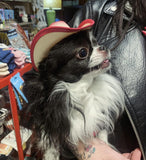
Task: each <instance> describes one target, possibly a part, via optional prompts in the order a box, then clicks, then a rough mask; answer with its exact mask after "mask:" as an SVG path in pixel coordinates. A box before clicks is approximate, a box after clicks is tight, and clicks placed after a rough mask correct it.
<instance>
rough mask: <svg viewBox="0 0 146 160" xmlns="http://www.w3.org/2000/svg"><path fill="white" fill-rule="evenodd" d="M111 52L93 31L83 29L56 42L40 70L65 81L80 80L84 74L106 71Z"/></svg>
mask: <svg viewBox="0 0 146 160" xmlns="http://www.w3.org/2000/svg"><path fill="white" fill-rule="evenodd" d="M109 58H110V53H109V51H107V50H106V49H105V48H104V47H103V46H99V45H98V44H97V41H96V40H95V38H94V37H93V35H92V33H91V31H81V32H78V33H76V34H73V35H71V36H69V37H67V38H65V39H63V40H62V41H60V42H59V43H58V44H56V45H55V46H54V47H53V48H52V49H51V50H50V51H49V53H48V57H46V58H44V59H43V60H42V61H41V63H40V65H39V72H42V73H44V74H45V75H48V76H49V75H53V76H54V77H55V78H56V79H58V80H63V81H65V82H75V81H78V80H79V79H80V78H81V77H82V76H83V75H85V74H88V73H91V72H94V74H95V75H96V74H97V73H98V72H99V73H100V72H105V71H106V70H107V69H108V68H109V67H110V62H109Z"/></svg>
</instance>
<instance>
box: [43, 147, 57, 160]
mask: <svg viewBox="0 0 146 160" xmlns="http://www.w3.org/2000/svg"><path fill="white" fill-rule="evenodd" d="M59 158H60V154H59V151H57V150H56V149H55V148H54V147H53V146H52V147H51V148H48V149H46V151H45V153H44V157H43V160H59Z"/></svg>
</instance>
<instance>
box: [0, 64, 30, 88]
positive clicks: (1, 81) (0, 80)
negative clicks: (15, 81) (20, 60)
mask: <svg viewBox="0 0 146 160" xmlns="http://www.w3.org/2000/svg"><path fill="white" fill-rule="evenodd" d="M31 69H32V65H31V64H30V63H26V64H25V66H24V67H23V68H21V69H15V70H14V72H13V73H11V74H10V75H8V76H6V77H3V78H0V89H2V88H4V87H6V86H7V85H8V84H9V81H10V78H11V77H13V76H14V75H15V74H16V73H17V72H19V73H20V74H21V75H23V74H24V73H25V72H27V71H29V70H31Z"/></svg>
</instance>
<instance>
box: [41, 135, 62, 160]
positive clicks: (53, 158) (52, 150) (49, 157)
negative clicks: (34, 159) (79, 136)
mask: <svg viewBox="0 0 146 160" xmlns="http://www.w3.org/2000/svg"><path fill="white" fill-rule="evenodd" d="M42 137H43V135H42ZM58 146H59V145H58ZM38 148H39V149H40V150H41V151H42V152H43V159H42V160H59V158H60V152H59V147H58V148H57V144H56V145H55V146H54V145H53V144H52V145H51V146H50V142H49V139H48V138H46V136H45V137H43V138H42V139H41V140H40V141H38Z"/></svg>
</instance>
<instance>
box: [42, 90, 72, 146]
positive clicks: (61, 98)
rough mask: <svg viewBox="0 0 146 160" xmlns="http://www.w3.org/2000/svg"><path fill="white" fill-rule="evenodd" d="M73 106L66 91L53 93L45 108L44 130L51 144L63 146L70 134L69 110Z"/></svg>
mask: <svg viewBox="0 0 146 160" xmlns="http://www.w3.org/2000/svg"><path fill="white" fill-rule="evenodd" d="M71 106H72V104H71V100H70V95H69V93H68V92H67V91H66V90H62V91H57V92H54V93H52V94H51V95H50V96H49V98H48V101H47V103H46V106H44V118H45V121H44V124H45V125H44V130H45V132H46V135H48V136H49V139H50V141H51V142H53V143H56V142H59V144H60V145H63V144H64V143H65V142H66V139H67V137H68V136H69V133H70V121H69V117H68V116H69V110H70V107H71Z"/></svg>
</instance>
